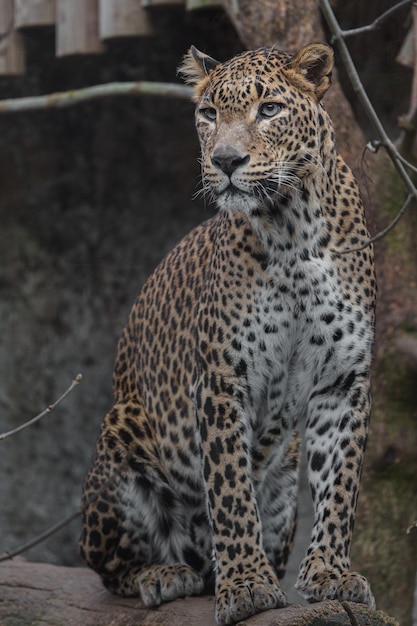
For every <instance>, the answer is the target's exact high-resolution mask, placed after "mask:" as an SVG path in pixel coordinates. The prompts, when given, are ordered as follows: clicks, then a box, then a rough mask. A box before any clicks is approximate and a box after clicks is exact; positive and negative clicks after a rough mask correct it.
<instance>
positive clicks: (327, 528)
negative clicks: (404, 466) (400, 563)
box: [296, 372, 375, 608]
mask: <svg viewBox="0 0 417 626" xmlns="http://www.w3.org/2000/svg"><path fill="white" fill-rule="evenodd" d="M360 378H361V377H360V375H358V374H357V373H355V372H352V373H351V374H348V375H346V376H343V377H339V379H338V381H339V383H338V384H336V385H334V386H333V387H331V388H329V387H324V388H323V389H322V392H320V390H319V391H317V393H316V394H313V396H314V398H313V399H312V401H311V402H310V414H309V420H308V423H307V429H306V439H307V455H308V470H309V481H310V486H311V491H312V495H313V501H314V513H315V520H314V526H313V530H312V536H311V543H310V547H309V548H308V551H307V554H306V557H305V558H304V560H303V562H302V564H301V566H300V573H299V576H298V580H297V583H296V588H297V589H298V591H299V593H300V594H301V595H302V596H303V597H304V598H305V599H307V600H309V601H310V602H316V601H319V600H326V599H337V600H341V601H342V600H348V601H352V602H362V603H364V604H367V605H368V606H370V607H371V608H374V607H375V600H374V597H373V595H372V592H371V589H370V586H369V583H368V581H367V580H366V578H364V577H363V576H361V575H360V574H358V573H357V572H352V571H351V569H350V567H351V566H350V557H349V552H350V545H351V540H352V531H353V526H354V521H355V509H356V502H357V497H358V491H359V483H360V477H361V471H362V464H363V454H364V449H365V445H366V438H367V432H368V422H369V413H370V394H369V378H368V379H365V380H362V381H361V380H360Z"/></svg>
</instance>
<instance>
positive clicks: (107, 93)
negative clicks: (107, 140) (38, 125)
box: [0, 81, 192, 113]
mask: <svg viewBox="0 0 417 626" xmlns="http://www.w3.org/2000/svg"><path fill="white" fill-rule="evenodd" d="M191 93H192V90H191V88H190V87H187V86H185V85H179V84H176V83H157V82H151V81H140V82H136V83H135V82H126V83H107V84H105V85H93V86H91V87H85V88H83V89H74V90H72V91H63V92H57V93H52V94H49V95H46V96H33V97H28V98H10V99H8V100H0V113H21V112H23V111H36V110H40V109H55V108H57V109H58V108H64V107H69V106H73V105H75V104H81V103H83V102H88V101H91V100H97V99H99V98H108V97H112V96H163V97H170V98H180V99H188V98H190V97H191Z"/></svg>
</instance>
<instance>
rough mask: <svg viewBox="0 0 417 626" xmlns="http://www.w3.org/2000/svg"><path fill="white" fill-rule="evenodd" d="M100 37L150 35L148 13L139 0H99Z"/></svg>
mask: <svg viewBox="0 0 417 626" xmlns="http://www.w3.org/2000/svg"><path fill="white" fill-rule="evenodd" d="M99 2H100V3H99V7H100V11H99V13H100V22H99V24H100V25H99V32H100V37H101V39H111V38H112V37H131V36H144V35H152V33H153V31H152V26H151V22H150V19H149V15H148V14H147V12H146V11H145V9H144V8H143V7H142V6H141V3H140V2H139V0H99Z"/></svg>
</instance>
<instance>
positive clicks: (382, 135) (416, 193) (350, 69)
mask: <svg viewBox="0 0 417 626" xmlns="http://www.w3.org/2000/svg"><path fill="white" fill-rule="evenodd" d="M319 4H320V8H321V10H322V13H323V15H324V18H325V20H326V22H327V25H328V27H329V29H330V32H331V34H332V37H333V41H334V42H335V44H336V45H337V47H338V49H339V52H340V56H341V58H342V61H343V64H344V66H345V68H346V71H347V74H348V77H349V80H350V82H351V83H352V87H353V90H354V92H355V94H356V96H357V98H358V100H359V101H360V103H361V104H362V106H363V108H364V110H365V113H366V114H367V116H368V118H369V120H370V122H371V124H372V126H373V127H374V130H375V132H376V134H377V136H378V142H377V143H378V145H380V146H383V147H384V148H385V150H386V151H387V153H388V155H389V157H390V159H391V160H392V162H393V164H394V166H395V168H396V170H397V172H398V174H399V175H400V177H401V179H402V180H403V182H404V184H405V186H406V188H407V191H408V194H409V195H408V198H407V200H406V202H405V204H404V206H403V207H402V209H401V210H400V211H399V213H398V215H397V216H396V217H395V219H394V220H393V222H392V223H391V224H390V225H389V226H388V227H387V228H386V229H384V230H383V231H381V232H380V233H378V234H377V235H375V236H374V237H372V238H371V239H369V240H368V241H366V242H364V243H363V244H361V246H359V247H358V248H351V249H347V250H342V251H341V252H338V254H346V253H348V252H356V250H362V249H363V248H366V247H367V246H369V245H371V243H372V242H373V241H377V240H378V239H381V237H383V236H384V235H385V234H386V233H387V232H388V231H390V230H391V228H393V226H395V224H396V223H397V222H398V220H399V219H400V217H401V216H402V215H403V214H404V212H405V210H406V208H407V207H408V206H409V205H410V204H411V200H413V199H414V200H417V189H416V187H415V186H414V183H413V181H412V180H411V178H410V177H409V175H408V173H407V171H406V169H405V167H404V165H403V158H402V157H401V155H400V153H399V152H398V150H397V148H396V147H395V145H394V144H393V143H392V141H391V140H390V138H389V136H388V135H387V133H386V131H385V129H384V127H383V125H382V124H381V121H380V119H379V117H378V115H377V113H376V111H375V109H374V107H373V106H372V104H371V101H370V100H369V98H368V94H367V93H366V91H365V89H364V87H363V85H362V82H361V80H360V78H359V74H358V72H357V70H356V68H355V65H354V63H353V60H352V57H351V56H350V53H349V50H348V48H347V45H346V43H345V41H344V32H343V31H342V29H341V28H340V26H339V23H338V21H337V20H336V17H335V15H334V13H333V10H332V8H331V6H330V3H329V0H319ZM400 4H401V3H400ZM397 6H398V5H397Z"/></svg>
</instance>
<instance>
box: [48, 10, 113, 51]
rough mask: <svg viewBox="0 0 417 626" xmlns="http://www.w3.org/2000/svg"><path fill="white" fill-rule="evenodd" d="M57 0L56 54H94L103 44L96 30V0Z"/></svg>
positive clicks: (101, 48) (101, 49)
mask: <svg viewBox="0 0 417 626" xmlns="http://www.w3.org/2000/svg"><path fill="white" fill-rule="evenodd" d="M56 1H57V6H56V9H57V26H56V30H57V32H56V36H57V51H56V53H57V56H59V57H61V56H66V55H70V54H95V53H98V52H102V51H103V50H104V46H103V44H102V43H101V41H100V37H99V31H98V21H99V20H98V0H70V2H68V0H56Z"/></svg>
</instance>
